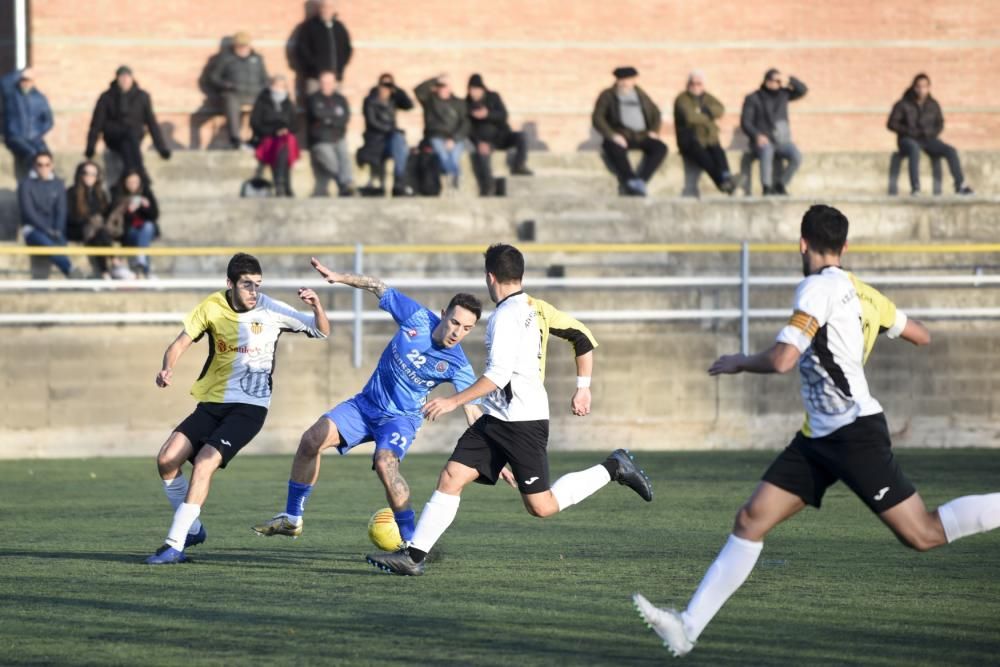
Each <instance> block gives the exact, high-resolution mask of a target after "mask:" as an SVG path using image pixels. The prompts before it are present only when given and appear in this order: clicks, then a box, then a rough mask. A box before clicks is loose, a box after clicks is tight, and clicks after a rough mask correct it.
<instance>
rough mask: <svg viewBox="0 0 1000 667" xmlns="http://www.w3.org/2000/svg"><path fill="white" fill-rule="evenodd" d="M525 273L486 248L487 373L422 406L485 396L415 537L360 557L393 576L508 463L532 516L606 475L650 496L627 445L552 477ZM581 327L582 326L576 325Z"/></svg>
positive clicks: (535, 313) (583, 363)
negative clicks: (489, 305) (467, 491)
mask: <svg viewBox="0 0 1000 667" xmlns="http://www.w3.org/2000/svg"><path fill="white" fill-rule="evenodd" d="M523 276H524V257H523V256H522V255H521V253H520V251H519V250H518V249H517V248H514V247H513V246H509V245H501V244H498V245H493V246H490V248H489V249H488V250H487V251H486V286H487V288H488V290H489V293H490V298H491V299H492V300H493V302H494V303H496V304H497V307H496V311H495V312H494V313H493V316H492V317H491V318H490V321H489V324H488V325H487V329H486V353H487V361H486V372H485V373H484V374H483V376H482V377H480V378H479V379H478V380H477V381H476V383H475V384H473V385H472V386H471V387H469V388H468V389H465V390H463V391H461V392H459V393H457V394H455V395H454V396H449V397H447V398H436V399H434V400H432V401H430V402H428V403H427V405H426V406H424V415H425V416H426V417H427V418H428V419H431V420H432V421H433V420H435V419H437V418H439V417H441V416H442V415H444V414H446V413H448V412H451V411H452V410H454V409H455V408H457V407H458V406H459V405H464V404H465V403H468V402H469V401H474V400H477V399H480V398H482V399H483V412H484V416H483V417H482V418H480V419H479V420H478V421H477V422H476V423H475V424H473V425H472V426H471V427H470V428H469V429H468V430H467V431H466V432H465V434H464V435H462V437H461V438H459V441H458V445H457V446H456V447H455V451H454V452H453V453H452V455H451V458H450V460H449V461H448V463H447V464H446V465H445V467H444V470H442V471H441V476H440V478H439V479H438V485H437V490H436V491H435V492H434V494H433V495H432V496H431V498H430V500H429V501H427V504H426V505H425V506H424V511H423V513H422V514H421V515H420V521H419V523H418V524H417V528H416V531H415V532H414V534H413V539H412V540H411V541H410V542H409V544H408V545H407V546H406V547H404V548H402V549H400V550H398V551H395V552H392V553H385V552H380V553H376V554H370V555H369V556H368V557H367V560H368V562H369V563H370V564H372V565H373V566H375V567H378V568H380V569H382V570H385V571H387V572H391V573H393V574H400V575H421V574H423V573H424V560H425V558H426V557H427V553H428V552H429V551H430V550H431V549H432V548H433V547H434V544H435V543H436V542H437V541H438V539H440V537H441V535H443V534H444V532H445V530H447V529H448V526H450V525H451V523H452V521H454V519H455V516H456V515H457V514H458V505H459V501H460V499H461V493H462V489H463V488H464V487H465V486H467V485H468V484H470V483H472V482H480V483H484V484H496V482H497V479H498V478H499V477H500V475H501V471H502V470H503V468H504V466H505V465H506V464H508V463H509V464H510V466H511V468H512V470H513V475H514V478H515V480H516V482H517V487H518V490H519V491H520V492H521V499H522V501H523V502H524V506H525V509H527V511H528V513H529V514H531V515H533V516H537V517H547V516H551V515H553V514H555V513H557V512H560V511H562V510H564V509H566V508H567V507H570V506H571V505H575V504H576V503H578V502H580V501H581V500H583V499H584V498H586V497H588V496H590V495H591V494H593V493H595V492H596V491H598V490H599V489H601V488H602V487H604V486H605V485H606V484H607V483H608V482H610V481H612V480H614V481H617V482H619V483H620V484H624V485H626V486H628V487H630V488H631V489H633V490H634V491H635V492H636V493H638V494H639V495H640V496H641V497H642V498H643V499H644V500H646V501H650V500H652V499H653V488H652V485H651V484H650V482H649V479H648V478H647V477H646V474H645V473H644V472H643V471H642V470H640V469H639V468H638V467H637V466H636V464H635V462H634V460H633V459H632V457H631V455H629V453H628V452H627V451H626V450H624V449H618V450H615V451H614V452H613V453H612V454H611V455H610V456H609V457H608V458H607V459H606V460H605V461H603V462H602V463H600V464H598V465H595V466H593V467H592V468H588V469H586V470H582V471H580V472H574V473H570V474H568V475H564V476H563V477H560V478H559V479H558V480H556V482H555V483H554V484H550V483H549V462H548V456H547V453H546V447H547V445H548V437H549V400H548V395H547V394H546V392H545V385H544V383H543V370H544V369H543V367H542V366H541V365H540V364H541V360H542V356H543V355H542V353H543V336H542V335H540V333H541V332H542V330H543V329H541V328H540V325H539V321H538V320H539V309H538V308H539V306H538V305H537V304H536V303H533V301H532V299H531V298H530V297H528V295H526V294H525V293H524V292H523V291H522V290H521V280H522V278H523ZM546 305H548V304H546ZM550 308H551V307H550ZM550 314H551V311H550ZM554 321H558V318H557V319H556V320H554ZM564 322H565V320H564ZM580 329H582V325H581V326H580V328H578V329H575V331H580ZM553 331H555V330H553ZM574 337H575V338H577V340H578V341H579V342H578V343H577V352H578V353H577V357H576V366H577V387H578V391H577V394H576V395H575V396H574V401H573V406H572V409H573V413H574V414H576V415H578V416H583V415H586V414H588V413H589V412H590V390H589V387H590V380H591V374H592V371H593V363H594V354H593V345H592V344H591V345H590V349H589V350H588V351H587V352H585V353H583V354H580V353H579V351H580V350H581V349H582V348H581V347H580V346H584V347H585V346H586V345H585V343H583V341H582V340H579V336H574ZM588 338H589V336H588ZM591 340H592V339H591Z"/></svg>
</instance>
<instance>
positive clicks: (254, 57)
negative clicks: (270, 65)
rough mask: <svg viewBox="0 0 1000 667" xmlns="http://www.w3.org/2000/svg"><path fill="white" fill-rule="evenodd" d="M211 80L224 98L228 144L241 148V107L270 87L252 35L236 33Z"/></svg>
mask: <svg viewBox="0 0 1000 667" xmlns="http://www.w3.org/2000/svg"><path fill="white" fill-rule="evenodd" d="M209 81H210V82H211V84H212V85H213V86H214V87H215V88H216V90H218V91H219V95H220V96H221V97H222V104H223V108H224V109H225V113H226V127H227V129H228V130H229V143H230V145H231V146H232V147H233V148H239V147H240V146H241V145H242V141H241V140H240V109H242V107H243V106H244V105H248V104H253V102H254V100H256V99H257V95H259V94H260V91H262V90H264V88H266V87H267V68H266V67H265V66H264V57H263V56H262V55H260V54H259V53H257V52H256V51H254V50H253V48H252V47H251V46H250V35H248V34H247V33H245V32H238V33H236V34H235V35H233V47H232V50H230V51H229V52H228V53H226V54H225V55H223V56H222V57H221V58H219V60H218V63H217V64H216V66H215V67H214V68H213V69H212V72H211V74H210V75H209Z"/></svg>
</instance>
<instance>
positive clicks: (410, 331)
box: [406, 329, 417, 338]
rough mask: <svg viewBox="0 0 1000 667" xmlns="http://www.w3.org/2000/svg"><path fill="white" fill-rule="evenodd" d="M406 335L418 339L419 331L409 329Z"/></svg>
mask: <svg viewBox="0 0 1000 667" xmlns="http://www.w3.org/2000/svg"><path fill="white" fill-rule="evenodd" d="M406 335H407V336H409V337H410V338H416V337H417V330H416V329H408V330H407V331H406Z"/></svg>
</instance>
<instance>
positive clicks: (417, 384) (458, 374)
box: [253, 258, 506, 540]
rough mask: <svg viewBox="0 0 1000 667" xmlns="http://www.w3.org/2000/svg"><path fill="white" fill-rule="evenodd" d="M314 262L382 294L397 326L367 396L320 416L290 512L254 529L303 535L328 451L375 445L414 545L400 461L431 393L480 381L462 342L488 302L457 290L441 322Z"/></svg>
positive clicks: (470, 413) (294, 479) (475, 410)
mask: <svg viewBox="0 0 1000 667" xmlns="http://www.w3.org/2000/svg"><path fill="white" fill-rule="evenodd" d="M312 264H313V267H315V269H316V270H317V271H319V273H320V274H321V275H322V276H323V277H324V278H326V281H327V282H329V283H330V284H335V283H341V284H344V285H350V286H351V287H356V288H359V289H364V290H368V291H369V292H371V293H372V294H374V295H375V296H377V297H378V298H379V307H380V308H382V310H385V311H387V312H388V313H389V314H390V315H392V318H393V319H394V320H395V321H396V324H397V325H398V326H399V329H398V330H397V331H396V334H395V335H394V336H393V337H392V340H390V341H389V344H388V345H387V346H386V348H385V350H384V351H383V352H382V357H381V358H380V359H379V362H378V367H377V368H376V369H375V372H374V373H373V374H372V376H371V378H370V379H369V380H368V384H366V385H365V388H364V389H362V390H361V393H359V394H357V395H356V396H354V397H353V398H349V399H347V400H346V401H344V402H343V403H341V404H340V405H338V406H337V407H335V408H333V409H332V410H330V411H329V412H327V413H326V414H324V415H323V416H321V417H320V418H319V419H318V420H317V421H316V423H315V424H313V425H312V427H310V428H309V430H307V431H306V432H305V433H303V434H302V439H301V440H300V442H299V448H298V451H297V452H296V453H295V460H294V461H293V462H292V473H291V478H290V479H289V480H288V500H287V503H286V505H285V511H284V512H282V513H281V514H278V515H277V516H275V517H274V518H272V519H270V520H268V521H265V522H264V523H261V524H258V525H256V526H254V527H253V530H254V532H256V533H257V534H259V535H268V536H270V535H287V536H289V537H298V536H299V535H301V534H302V514H303V511H304V509H305V504H306V499H307V498H308V497H309V494H310V493H311V492H312V489H313V486H314V485H315V484H316V480H317V479H319V462H320V454H321V453H322V452H323V450H325V449H327V448H329V447H332V446H336V447H337V450H338V451H339V452H340V453H341V454H346V453H347V452H348V451H350V450H351V449H352V448H354V447H355V446H357V445H359V444H361V443H364V442H371V441H374V442H375V454H374V463H373V468H374V470H375V472H376V474H378V477H379V479H380V480H381V481H382V484H383V485H384V486H385V496H386V499H387V500H388V501H389V506H390V507H391V508H392V511H393V513H394V514H395V517H396V523H397V524H398V525H399V532H400V535H401V536H402V537H403V539H404V540H409V539H410V538H411V537H412V536H413V530H414V526H415V523H416V520H415V516H414V513H413V508H412V507H411V506H410V488H409V486H408V485H407V483H406V480H405V479H403V476H402V475H401V474H400V473H399V463H400V461H402V460H403V457H404V456H406V452H407V450H409V448H410V447H411V446H412V445H413V440H414V439H415V438H416V437H417V431H418V430H419V429H420V425H421V423H422V421H423V416H422V414H421V409H422V408H423V406H424V403H426V402H427V394H429V393H430V392H431V390H433V389H434V387H436V386H438V385H439V384H442V383H444V382H450V383H452V384H453V385H454V387H455V390H456V391H462V390H463V389H465V388H467V387H469V386H471V385H472V384H473V383H474V382H475V381H476V375H475V372H474V371H473V370H472V366H471V365H470V364H469V360H468V359H466V358H465V352H463V351H462V346H461V345H460V343H461V342H462V339H463V338H465V337H466V336H467V335H468V333H469V332H470V331H472V329H473V328H474V327H475V326H476V323H477V322H478V321H479V317H480V315H481V314H482V304H480V302H479V300H478V299H477V298H476V297H474V296H472V295H471V294H463V293H459V294H456V295H455V296H454V297H452V299H451V302H450V303H449V304H448V307H447V308H445V309H444V310H443V311H441V317H438V316H437V315H435V314H434V313H433V312H431V311H430V310H429V309H427V308H425V307H424V306H422V305H420V304H419V303H417V302H416V301H414V300H413V299H411V298H409V297H407V296H406V295H404V294H402V293H400V292H398V291H396V290H394V289H392V288H390V287H386V285H385V283H383V282H382V281H381V280H379V279H378V278H373V277H370V276H363V275H355V274H350V273H336V272H334V271H331V270H330V269H328V268H326V267H325V266H323V265H322V264H321V263H320V262H319V261H318V260H316V259H315V258H314V259H313V260H312ZM465 412H466V418H467V420H468V422H469V424H470V425H471V424H473V423H475V421H476V419H478V418H479V416H480V415H481V414H482V413H481V412H480V410H479V407H478V406H474V405H473V406H468V407H467V409H466V411H465ZM505 479H506V478H505Z"/></svg>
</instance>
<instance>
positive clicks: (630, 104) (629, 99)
mask: <svg viewBox="0 0 1000 667" xmlns="http://www.w3.org/2000/svg"><path fill="white" fill-rule="evenodd" d="M614 76H615V85H613V86H611V87H610V88H608V89H606V90H604V91H603V92H602V93H601V94H600V95H599V96H598V98H597V103H596V104H595V105H594V116H593V123H594V129H595V130H597V132H598V133H599V134H600V135H601V137H603V139H604V141H603V142H602V143H601V150H603V151H604V155H605V157H606V158H607V161H608V163H609V164H610V166H611V168H612V169H613V170H614V172H615V174H616V175H617V176H618V191H619V193H621V194H625V195H630V196H638V197H645V196H646V184H647V183H648V182H649V179H651V178H652V177H653V174H654V173H656V170H657V169H658V168H659V167H660V164H662V163H663V159H664V158H665V157H666V156H667V145H666V144H665V143H663V142H662V141H660V125H661V122H662V121H661V116H660V109H659V107H657V106H656V104H655V103H654V102H653V100H652V99H651V98H650V97H649V95H647V94H646V93H645V91H643V89H642V88H640V87H639V86H637V85H636V79H637V78H638V76H639V72H638V71H637V70H636V69H635V68H634V67H619V68H617V69H616V70H615V71H614ZM630 148H632V149H638V150H641V151H642V160H641V161H640V162H639V168H638V170H636V169H633V168H632V164H631V163H630V162H629V159H628V150H629V149H630Z"/></svg>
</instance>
